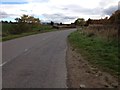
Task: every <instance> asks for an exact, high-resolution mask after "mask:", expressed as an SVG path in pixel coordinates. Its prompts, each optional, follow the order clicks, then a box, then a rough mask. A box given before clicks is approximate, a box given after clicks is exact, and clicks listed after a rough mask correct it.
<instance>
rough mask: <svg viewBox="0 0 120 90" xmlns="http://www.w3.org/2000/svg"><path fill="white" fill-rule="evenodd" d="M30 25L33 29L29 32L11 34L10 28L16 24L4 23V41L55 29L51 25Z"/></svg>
mask: <svg viewBox="0 0 120 90" xmlns="http://www.w3.org/2000/svg"><path fill="white" fill-rule="evenodd" d="M29 26H30V28H31V30H30V31H28V32H23V33H20V34H11V33H10V30H11V28H13V27H15V24H7V23H3V24H2V41H6V40H10V39H14V38H19V37H23V36H27V35H32V34H38V33H43V32H50V31H54V29H53V28H52V26H50V25H29Z"/></svg>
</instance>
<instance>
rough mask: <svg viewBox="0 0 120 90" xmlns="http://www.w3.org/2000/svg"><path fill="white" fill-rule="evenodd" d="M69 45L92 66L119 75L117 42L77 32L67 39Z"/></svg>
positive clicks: (119, 62) (92, 34)
mask: <svg viewBox="0 0 120 90" xmlns="http://www.w3.org/2000/svg"><path fill="white" fill-rule="evenodd" d="M68 40H69V42H70V43H71V45H72V46H73V47H74V48H76V49H77V51H78V52H79V53H80V54H81V55H82V56H83V57H84V59H85V60H88V61H89V62H90V63H92V64H93V65H95V66H97V67H98V68H100V69H101V70H104V71H107V72H109V73H111V74H113V75H115V76H117V75H120V69H119V65H120V61H119V57H118V40H117V39H111V40H109V41H108V40H107V39H104V38H102V37H98V36H97V35H96V34H94V33H86V32H84V30H82V31H80V30H77V31H75V32H73V33H72V34H71V35H70V36H69V37H68Z"/></svg>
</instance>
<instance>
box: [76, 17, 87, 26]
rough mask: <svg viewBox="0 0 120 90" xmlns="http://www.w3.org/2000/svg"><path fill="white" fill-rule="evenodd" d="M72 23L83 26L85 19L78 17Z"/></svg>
mask: <svg viewBox="0 0 120 90" xmlns="http://www.w3.org/2000/svg"><path fill="white" fill-rule="evenodd" d="M74 23H75V25H78V26H83V25H85V20H84V18H78V19H77V20H76V21H75V22H74Z"/></svg>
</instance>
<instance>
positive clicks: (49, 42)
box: [0, 29, 76, 88]
mask: <svg viewBox="0 0 120 90" xmlns="http://www.w3.org/2000/svg"><path fill="white" fill-rule="evenodd" d="M75 30H76V29H70V30H61V31H55V32H48V33H42V34H36V35H31V36H26V37H22V38H18V39H14V40H9V41H6V42H3V43H2V49H3V50H2V64H1V65H0V67H2V87H3V88H67V85H66V81H67V69H66V63H65V62H66V61H65V57H66V49H67V36H68V35H69V34H70V33H71V32H73V31H75Z"/></svg>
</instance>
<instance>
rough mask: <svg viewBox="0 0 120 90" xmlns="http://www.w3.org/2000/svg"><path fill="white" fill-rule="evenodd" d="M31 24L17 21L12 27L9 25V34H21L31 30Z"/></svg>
mask: <svg viewBox="0 0 120 90" xmlns="http://www.w3.org/2000/svg"><path fill="white" fill-rule="evenodd" d="M31 30H32V29H31V26H30V25H29V24H27V23H18V24H16V25H14V26H13V27H11V29H10V30H9V33H10V34H21V33H24V32H28V31H31Z"/></svg>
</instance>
